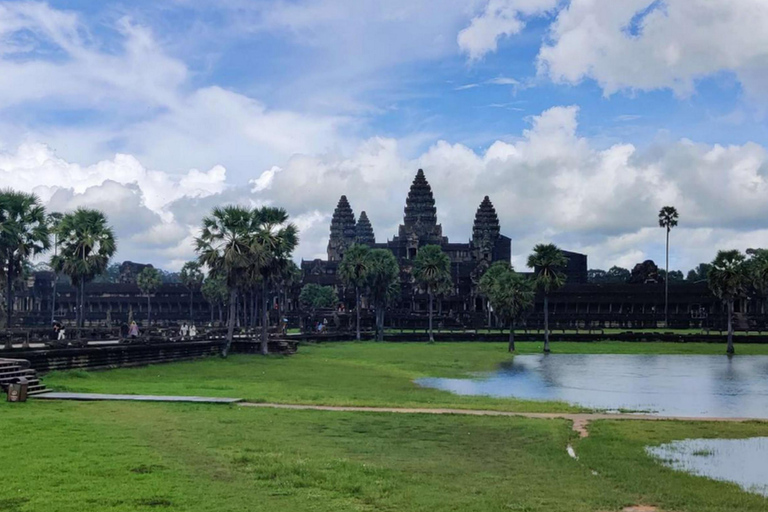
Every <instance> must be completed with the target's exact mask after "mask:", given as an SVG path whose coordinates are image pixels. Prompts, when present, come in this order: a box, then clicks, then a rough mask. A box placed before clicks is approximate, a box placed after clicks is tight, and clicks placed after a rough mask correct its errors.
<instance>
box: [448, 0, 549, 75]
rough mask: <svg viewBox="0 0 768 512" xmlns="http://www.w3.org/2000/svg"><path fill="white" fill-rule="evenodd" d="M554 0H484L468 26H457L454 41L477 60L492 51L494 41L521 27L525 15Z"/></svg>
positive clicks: (542, 11)
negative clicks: (459, 30) (457, 30)
mask: <svg viewBox="0 0 768 512" xmlns="http://www.w3.org/2000/svg"><path fill="white" fill-rule="evenodd" d="M557 4H558V0H488V3H487V4H486V5H485V7H484V8H483V10H482V12H480V13H479V14H478V15H477V16H475V17H474V18H472V20H471V21H470V23H469V26H467V27H466V28H464V29H463V30H461V32H459V35H458V37H457V42H458V44H459V47H460V48H461V50H462V51H463V52H464V53H466V54H467V55H468V56H469V58H470V59H472V60H477V59H480V58H482V57H483V56H485V54H487V53H489V52H494V51H496V48H497V45H498V41H499V39H500V38H502V37H509V36H512V35H515V34H517V33H519V32H520V31H521V30H523V28H525V17H528V16H533V15H537V14H542V13H544V12H547V11H549V10H551V9H553V8H554V7H556V6H557Z"/></svg>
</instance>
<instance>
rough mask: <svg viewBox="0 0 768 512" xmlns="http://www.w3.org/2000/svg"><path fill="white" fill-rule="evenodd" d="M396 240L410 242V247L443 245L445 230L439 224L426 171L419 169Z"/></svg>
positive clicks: (406, 200)
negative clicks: (425, 174)
mask: <svg viewBox="0 0 768 512" xmlns="http://www.w3.org/2000/svg"><path fill="white" fill-rule="evenodd" d="M396 239H400V240H405V241H408V242H409V246H417V247H418V246H421V245H425V244H441V243H443V242H444V241H445V240H444V239H443V228H442V226H440V224H438V223H437V207H435V198H434V196H433V195H432V187H430V186H429V182H428V181H427V178H426V177H425V176H424V171H423V170H421V169H419V171H418V172H417V173H416V177H415V178H414V179H413V183H412V184H411V189H410V190H409V191H408V197H407V198H406V199H405V217H404V219H403V224H401V225H400V229H399V230H398V236H397V237H396Z"/></svg>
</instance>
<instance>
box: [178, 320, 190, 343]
mask: <svg viewBox="0 0 768 512" xmlns="http://www.w3.org/2000/svg"><path fill="white" fill-rule="evenodd" d="M179 334H180V335H181V339H182V340H183V339H184V338H186V337H187V336H188V335H189V326H188V325H187V322H184V323H183V324H181V329H180V330H179Z"/></svg>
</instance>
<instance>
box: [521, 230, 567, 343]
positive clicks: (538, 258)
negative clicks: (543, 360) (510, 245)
mask: <svg viewBox="0 0 768 512" xmlns="http://www.w3.org/2000/svg"><path fill="white" fill-rule="evenodd" d="M566 265H568V258H566V257H565V255H564V254H563V251H561V250H560V249H559V248H558V247H557V246H556V245H554V244H537V245H536V246H535V247H534V248H533V253H532V254H531V255H530V256H528V266H529V267H531V268H532V269H533V272H534V275H535V279H536V287H537V288H538V289H539V290H541V291H542V292H543V293H544V352H549V293H550V292H551V291H553V290H557V289H558V288H561V287H562V286H563V285H564V284H565V274H564V273H563V272H562V270H563V269H564V268H565V267H566Z"/></svg>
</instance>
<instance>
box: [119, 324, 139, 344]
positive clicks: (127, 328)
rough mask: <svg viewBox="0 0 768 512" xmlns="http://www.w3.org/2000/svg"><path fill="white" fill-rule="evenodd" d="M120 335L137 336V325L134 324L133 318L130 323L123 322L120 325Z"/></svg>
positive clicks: (122, 336) (126, 336)
mask: <svg viewBox="0 0 768 512" xmlns="http://www.w3.org/2000/svg"><path fill="white" fill-rule="evenodd" d="M120 337H121V338H123V339H125V338H131V339H135V338H138V337H139V326H138V324H136V321H135V320H131V325H128V324H126V323H123V325H121V326H120Z"/></svg>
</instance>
